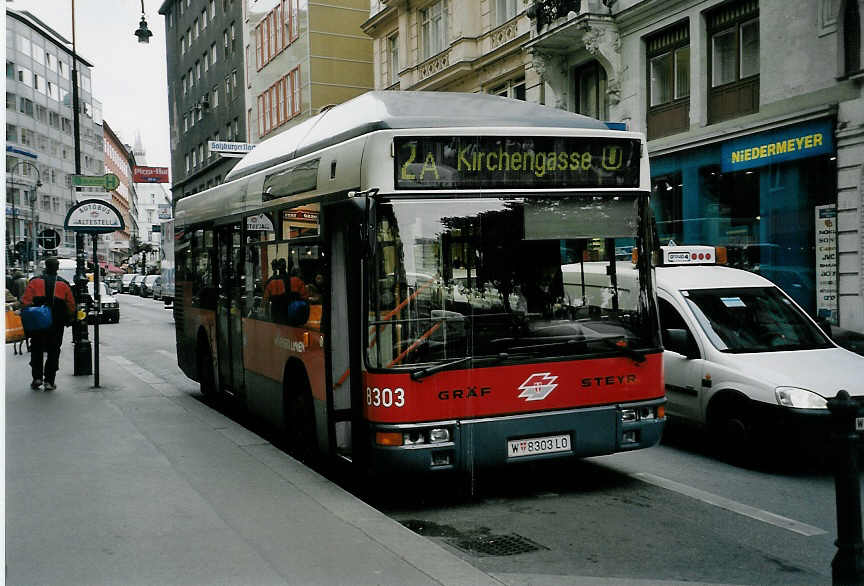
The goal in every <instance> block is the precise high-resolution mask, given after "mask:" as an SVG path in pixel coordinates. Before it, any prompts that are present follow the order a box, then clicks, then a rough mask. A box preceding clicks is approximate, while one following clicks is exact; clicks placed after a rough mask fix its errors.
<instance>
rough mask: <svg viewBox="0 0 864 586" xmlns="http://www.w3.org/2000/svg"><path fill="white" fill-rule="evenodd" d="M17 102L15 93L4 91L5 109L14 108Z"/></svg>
mask: <svg viewBox="0 0 864 586" xmlns="http://www.w3.org/2000/svg"><path fill="white" fill-rule="evenodd" d="M17 103H18V98H17V96H16V95H15V94H10V93H9V92H6V109H7V110H14V109H15V105H16V104H17Z"/></svg>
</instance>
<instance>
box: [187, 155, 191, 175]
mask: <svg viewBox="0 0 864 586" xmlns="http://www.w3.org/2000/svg"><path fill="white" fill-rule="evenodd" d="M191 168H192V167H191V166H190V163H189V155H188V154H187V155H186V172H187V173H188V172H189V170H190V169H191Z"/></svg>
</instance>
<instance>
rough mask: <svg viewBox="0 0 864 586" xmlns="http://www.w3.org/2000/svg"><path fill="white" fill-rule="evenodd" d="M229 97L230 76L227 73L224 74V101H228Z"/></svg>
mask: <svg viewBox="0 0 864 586" xmlns="http://www.w3.org/2000/svg"><path fill="white" fill-rule="evenodd" d="M230 99H231V78H230V77H228V76H227V75H226V76H225V101H226V102H228V101H229V100H230Z"/></svg>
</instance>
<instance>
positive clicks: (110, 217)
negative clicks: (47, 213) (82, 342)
mask: <svg viewBox="0 0 864 586" xmlns="http://www.w3.org/2000/svg"><path fill="white" fill-rule="evenodd" d="M63 227H64V228H65V229H66V230H70V231H72V232H84V233H85V234H90V235H91V236H92V237H93V267H94V270H93V306H94V308H95V310H96V319H95V320H94V323H93V345H94V356H93V386H95V387H96V388H99V318H100V314H101V313H102V300H101V297H100V290H99V270H98V269H97V267H98V266H99V251H98V245H99V237H98V236H99V235H100V234H109V233H111V232H114V231H116V230H123V229H124V228H125V227H126V224H125V223H124V222H123V216H121V215H120V212H119V211H117V208H115V207H114V206H113V205H111V204H110V203H107V202H104V201H102V200H100V199H85V200H83V201H80V202H78V203H77V204H75V205H74V206H72V207H71V208H69V213H68V214H66V221H65V222H64V223H63Z"/></svg>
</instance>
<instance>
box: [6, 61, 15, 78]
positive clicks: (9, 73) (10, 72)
mask: <svg viewBox="0 0 864 586" xmlns="http://www.w3.org/2000/svg"><path fill="white" fill-rule="evenodd" d="M6 79H15V64H14V63H12V62H11V61H7V62H6Z"/></svg>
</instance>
